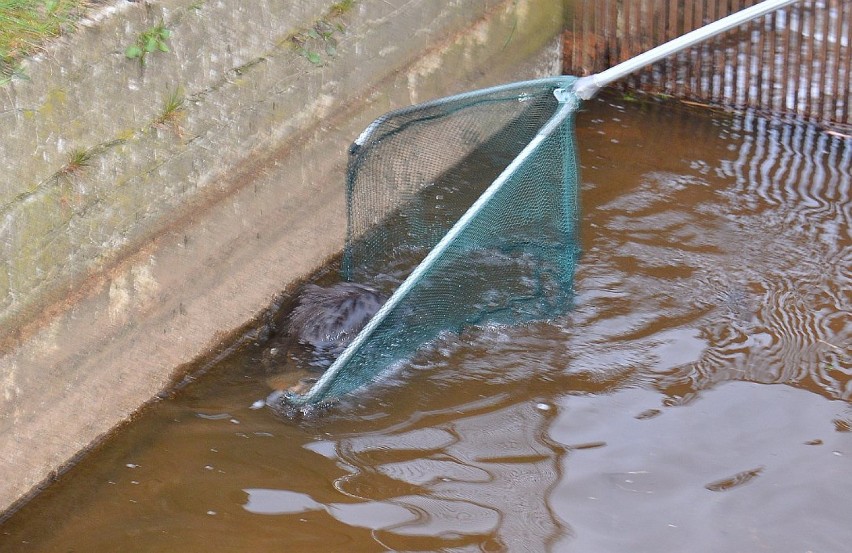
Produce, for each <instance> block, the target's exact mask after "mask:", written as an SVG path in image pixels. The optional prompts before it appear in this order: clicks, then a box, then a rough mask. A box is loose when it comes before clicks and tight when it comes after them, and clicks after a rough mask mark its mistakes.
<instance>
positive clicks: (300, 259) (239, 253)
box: [0, 0, 563, 512]
mask: <svg viewBox="0 0 852 553" xmlns="http://www.w3.org/2000/svg"><path fill="white" fill-rule="evenodd" d="M562 14H563V6H562V0H456V1H451V2H435V1H433V0H358V1H356V2H338V3H336V4H334V3H332V2H331V1H329V0H325V1H323V0H301V1H297V2H274V1H271V0H256V1H252V2H241V1H239V0H161V1H148V2H128V1H125V0H120V1H113V2H107V3H105V4H101V5H100V6H99V7H97V8H96V9H95V10H94V12H93V13H92V16H91V19H90V20H88V21H86V22H84V23H83V24H82V25H80V27H79V29H78V30H77V31H76V32H75V33H73V34H72V35H70V36H68V37H66V38H63V39H61V40H59V41H57V42H56V43H54V44H51V45H49V46H48V47H47V48H46V49H45V51H44V52H43V53H41V54H40V55H38V56H37V57H36V58H34V59H31V60H27V61H26V62H25V63H24V67H23V71H24V74H25V75H26V78H25V79H16V80H13V81H12V82H11V83H8V84H6V85H4V86H2V87H0V136H2V137H3V138H2V141H0V175H2V177H1V178H0V260H2V264H0V474H3V475H4V478H3V481H2V482H0V512H2V511H4V510H6V509H8V508H10V507H14V505H15V504H16V502H19V501H22V500H23V499H22V498H25V497H26V496H27V495H28V494H31V493H32V492H34V491H36V490H38V489H39V487H40V486H41V485H43V484H44V483H47V482H49V481H50V479H51V477H52V475H55V474H56V473H57V472H58V471H61V470H62V468H63V467H64V466H67V464H68V463H69V462H70V460H72V459H73V458H74V457H75V455H77V454H78V453H80V452H81V451H85V450H86V448H88V447H89V446H91V445H92V444H93V443H96V442H97V441H98V440H99V439H101V438H102V437H104V436H105V435H106V434H107V433H109V431H110V430H111V429H113V428H115V427H116V425H118V424H120V423H121V422H122V421H125V420H127V419H128V418H129V417H130V416H131V415H132V414H133V413H134V411H136V410H137V409H138V408H139V407H140V406H141V405H143V404H144V403H145V402H147V401H149V400H150V399H151V398H153V397H155V396H156V394H158V393H159V392H161V391H163V390H164V389H166V388H167V387H168V386H169V384H170V382H172V381H173V379H174V378H175V377H176V375H179V374H180V373H181V372H182V371H185V369H184V368H183V367H185V366H186V364H188V363H190V362H192V361H193V360H196V359H198V358H199V357H201V356H205V355H207V356H209V355H211V354H212V355H215V353H216V351H218V350H219V349H221V348H222V347H224V346H223V344H227V343H228V341H232V340H233V338H234V337H235V336H236V335H237V334H238V333H239V332H240V329H242V328H245V325H246V324H247V323H248V322H250V321H252V320H253V319H255V318H256V317H258V316H259V315H260V314H261V313H263V312H264V310H265V309H267V308H268V307H269V306H270V305H271V304H272V303H273V301H274V299H275V297H276V295H278V294H280V293H281V292H282V290H285V289H286V288H287V286H288V284H291V283H293V282H294V281H295V280H297V279H299V278H301V277H304V276H305V275H307V274H309V273H310V272H311V271H313V270H315V269H316V268H318V267H319V266H320V265H322V264H323V263H324V262H325V261H326V260H328V258H329V257H330V256H333V255H334V254H336V253H337V252H339V250H340V249H341V247H342V243H343V236H344V228H345V219H344V212H345V209H344V195H343V174H344V173H343V171H344V167H345V162H346V150H347V148H348V146H349V144H350V143H351V141H352V140H353V139H354V138H355V137H356V136H357V135H358V133H359V132H360V131H361V130H362V129H363V128H364V127H366V125H367V124H368V123H369V122H370V121H371V120H372V119H374V118H375V117H377V116H379V115H381V114H382V113H384V112H386V111H388V110H390V109H394V108H397V107H400V106H403V105H407V104H411V103H415V102H419V101H424V100H427V99H431V98H434V97H438V96H443V95H447V94H451V93H455V92H460V91H463V90H468V89H472V88H479V87H483V86H488V85H491V84H497V83H501V82H510V81H517V80H523V79H526V78H532V77H536V76H543V75H548V74H555V73H557V72H558V69H559V63H560V61H559V52H558V44H559V41H558V34H559V32H560V30H561V29H562V25H563V21H562V17H563V15H562ZM164 29H165V30H164ZM146 42H148V43H150V44H151V45H153V47H154V51H152V52H150V53H147V54H144V56H137V57H135V58H133V59H131V58H129V57H128V55H127V54H131V55H132V54H134V53H135V52H134V50H133V49H132V46H134V45H138V46H142V47H143V50H144V45H145V44H146ZM128 48H130V50H128ZM166 50H167V51H166ZM143 58H144V59H143Z"/></svg>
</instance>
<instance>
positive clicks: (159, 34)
mask: <svg viewBox="0 0 852 553" xmlns="http://www.w3.org/2000/svg"><path fill="white" fill-rule="evenodd" d="M171 35H172V32H171V31H170V30H169V29H167V28H166V25H165V23H163V22H162V21H160V23H159V24H158V25H155V26H154V27H151V28H150V29H147V30H146V31H144V32H142V33H141V34H140V35H139V36H138V37H137V38H136V42H134V43H133V44H131V45H130V46H128V47H127V49H126V50H125V51H124V55H125V56H126V57H127V59H131V60H133V59H138V60H139V63H141V64H142V65H145V58H146V57H147V56H148V54H150V53H153V52H157V51H159V52H170V51H171V50H169V46H168V44H166V40H168V38H169V37H170V36H171Z"/></svg>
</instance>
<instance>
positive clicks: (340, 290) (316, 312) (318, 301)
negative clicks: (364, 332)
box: [289, 282, 385, 353]
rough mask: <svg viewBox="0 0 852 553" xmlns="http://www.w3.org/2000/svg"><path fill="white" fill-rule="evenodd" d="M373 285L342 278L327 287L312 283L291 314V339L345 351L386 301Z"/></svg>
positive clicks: (330, 350) (332, 349)
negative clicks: (342, 280)
mask: <svg viewBox="0 0 852 553" xmlns="http://www.w3.org/2000/svg"><path fill="white" fill-rule="evenodd" d="M384 301H385V298H384V297H383V296H382V295H381V294H379V292H378V291H376V290H375V289H373V288H370V287H369V286H364V285H363V284H356V283H354V282H341V283H338V284H335V285H333V286H330V287H328V288H323V287H321V286H317V285H315V284H308V285H307V286H305V288H304V289H303V290H302V293H301V295H300V297H299V304H298V305H297V306H296V308H295V309H293V312H292V313H291V314H290V322H289V334H290V337H291V339H294V340H296V341H298V342H299V343H301V344H305V345H308V346H312V347H313V348H314V349H316V350H318V351H320V352H329V353H330V352H333V351H337V352H339V351H342V350H343V349H344V348H345V347H346V346H347V345H348V344H349V342H351V341H352V340H353V339H354V338H355V336H356V335H357V334H358V332H359V331H360V330H361V329H362V328H364V326H365V325H366V324H367V321H369V320H370V319H371V318H372V316H373V315H375V314H376V312H377V311H378V310H379V308H380V307H381V306H382V304H383V303H384Z"/></svg>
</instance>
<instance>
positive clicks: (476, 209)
mask: <svg viewBox="0 0 852 553" xmlns="http://www.w3.org/2000/svg"><path fill="white" fill-rule="evenodd" d="M576 80H577V79H576V78H575V77H571V76H559V77H549V78H545V79H536V80H531V81H522V82H517V83H511V84H506V85H500V86H496V87H490V88H486V89H481V90H476V91H471V92H465V93H462V94H458V95H454V96H449V97H445V98H441V99H437V100H433V101H431V102H425V103H422V104H417V105H413V106H409V107H406V108H402V109H399V110H395V111H392V112H389V113H387V114H385V115H383V116H382V117H379V118H378V119H376V120H375V121H374V122H373V123H371V124H370V125H369V126H368V127H367V128H366V129H365V130H364V131H363V132H362V133H361V135H360V136H359V137H358V138H357V139H356V141H355V142H354V143H353V146H352V149H351V150H350V154H351V153H352V152H353V151H354V150H355V149H356V148H358V147H360V146H362V145H363V144H365V143H367V142H368V141H369V140H370V139H371V137H372V135H373V134H374V133H375V132H376V130H377V129H378V128H379V127H380V126H381V125H382V124H383V123H384V122H385V121H387V120H389V119H391V118H394V117H399V116H405V115H407V114H411V113H414V112H416V111H419V110H423V109H424V108H430V107H434V106H441V105H445V104H449V103H452V102H466V101H476V100H477V99H480V98H485V97H487V96H490V95H494V94H500V93H504V92H509V93H511V92H512V91H518V90H522V89H525V88H529V87H531V86H532V87H535V86H541V87H550V88H551V89H552V93H553V95H554V96H555V98H556V100H557V102H558V107H557V109H556V111H555V113H554V114H553V115H552V116H551V117H550V118H549V119H548V120H547V122H546V123H545V124H544V125H543V126H542V127H541V128H540V129H539V131H538V132H537V133H536V134H535V136H534V137H533V138H532V139H531V140H530V141H529V142H528V143H527V144H526V145H525V146H524V148H523V149H522V150H521V152H520V153H519V154H518V155H517V156H516V157H515V158H514V159H513V160H512V161H511V162H510V163H509V164H508V166H507V167H506V168H505V169H504V170H503V171H502V172H501V173H500V174H499V176H498V177H497V178H496V179H495V180H494V181H493V182H492V183H491V184H490V185H489V186H488V187H487V188H486V189H485V191H484V192H483V193H482V194H481V195H480V196H479V197H478V198H477V199H476V200H475V201H474V203H473V204H472V205H471V206H470V207H469V208H468V209H467V210H466V211H465V212H464V214H463V215H462V216H461V218H459V219H458V221H456V223H455V224H453V225H452V227H451V228H450V229H449V231H448V232H446V234H444V235H443V237H442V238H441V239H440V240H439V241H438V243H437V244H436V245H435V246H434V247H433V248H432V249H431V250H430V251H429V253H428V254H427V255H426V257H425V258H424V259H423V260H422V261H420V263H419V264H418V265H417V266H416V267H415V268H414V270H413V271H412V272H411V273H410V274H409V275H408V276H407V277H406V278H405V280H404V281H403V282H402V284H400V285H399V286H398V287H397V288H396V289H395V290H394V292H393V294H392V295H391V296H390V297H389V298H388V300H387V301H386V302H385V303H384V304H383V305H382V307H381V308H380V309H379V311H378V312H377V313H376V314H375V315H374V316H373V317H372V318H371V319H370V321H369V322H368V323H367V324H366V326H365V327H364V328H363V329H362V330H361V331H360V332H359V333H358V335H357V336H356V337H355V338H354V340H353V341H352V342H351V343H350V344H349V345H348V346H347V347H346V348H345V349H344V351H343V352H342V353H341V354H340V355H339V356H338V357H337V359H335V361H334V363H333V364H332V365H331V366H330V367H329V368H328V369H327V370H326V371H325V372H324V373H323V375H322V376H321V377H320V378H319V379H318V380H317V382H316V383H315V384H314V385H313V386H312V387H311V388H310V390H308V391H307V392H305V393H304V394H297V393H293V392H284V393H283V394H273V395H274V396H275V399H276V401H279V400H280V401H283V402H284V404H285V405H288V406H289V407H293V408H296V409H302V410H304V409H306V408H310V407H311V406H314V405H319V404H324V403H327V402H328V401H330V400H332V399H334V398H335V397H337V396H338V395H339V394H336V393H333V387H334V386H333V385H334V383H335V380H336V379H337V378H338V376H339V374H340V372H341V370H343V368H344V367H345V366H346V364H347V363H348V362H349V360H350V359H351V358H352V357H353V356H354V355H355V354H356V353H357V352H358V351H359V349H360V348H361V347H362V346H363V345H364V344H365V343H366V342H367V341H368V340H369V339H370V337H371V336H372V335H373V333H374V332H375V331H376V329H377V328H378V327H379V326H380V325H381V324H382V322H384V321H385V319H386V317H387V316H388V315H389V314H390V313H391V312H392V311H393V310H394V309H395V308H397V307H398V306H399V304H400V303H401V302H402V301H403V300H404V299H405V298H406V297H407V296H408V295H409V294H410V293H411V291H412V289H413V288H414V287H415V286H417V284H418V283H419V282H421V279H422V278H423V276H424V275H425V274H426V273H427V272H429V271H430V270H431V269H432V268H433V266H434V265H435V264H436V263H437V262H438V260H439V259H440V258H441V256H442V255H444V253H445V252H446V251H447V249H448V248H450V247H451V246H452V245H453V244H454V242H455V241H456V240H457V239H458V238H459V236H461V235H462V233H463V232H464V231H465V230H466V229H467V228H468V227H469V226H470V225H471V223H472V222H473V221H474V220H475V219H476V218H477V215H478V214H479V213H480V212H482V211H483V210H484V209H485V208H486V207H487V206H488V205H489V203H490V202H492V201H493V199H494V197H495V196H496V195H497V194H498V193H499V192H500V191H501V189H502V188H503V187H504V185H506V183H507V182H508V181H509V180H510V179H511V178H512V177H513V175H515V173H516V172H517V171H519V170H520V168H521V167H522V166H523V165H524V163H525V162H526V161H527V160H528V159H530V158H531V157H532V156H534V155H535V153H536V152H537V150H538V149H539V148H540V147H541V145H542V144H544V143H545V142H546V141H547V140H548V139H550V138H551V137H552V136H553V135H554V134H555V133H557V132H568V133H569V134H570V135H571V136H573V125H574V119H573V116H574V114H575V113H576V112H577V111H578V109H579V106H580V99H579V97H578V96H577V95H576V94H575V93H574V92H573V88H574V83H575V82H576ZM566 126H567V127H568V130H567V131H566ZM570 150H571V152H570V156H566V159H565V160H564V162H563V173H564V174H563V176H562V178H563V183H564V184H565V185H566V186H568V185H569V183H568V180H569V179H571V178H574V179H576V180H577V181H579V164H578V162H577V158H576V152H575V151H574V148H573V144H572V146H571V148H570ZM351 178H352V168H351V167H350V172H349V182H348V184H350V185H351ZM577 184H578V182H573V183H570V185H572V186H574V187H575V189H576V185H577ZM350 192H351V186H348V187H347V194H349V193H350ZM347 200H349V198H347ZM347 206H348V208H347V209H348V210H349V209H351V202H350V201H347ZM348 215H349V225H350V226H349V231H350V236H351V233H352V228H351V224H352V214H351V211H350V212H349V213H348ZM351 270H352V267H351V263H350V262H348V261H347V259H346V257H345V258H344V262H343V267H342V272H343V274H344V275H345V276H346V275H350V276H351ZM361 386H363V384H362V385H361ZM361 386H358V387H361ZM356 388H357V387H356ZM270 397H272V396H270Z"/></svg>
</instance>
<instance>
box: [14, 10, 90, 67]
mask: <svg viewBox="0 0 852 553" xmlns="http://www.w3.org/2000/svg"><path fill="white" fill-rule="evenodd" d="M89 4H90V2H89V0H0V84H2V83H5V82H8V81H9V80H11V79H12V78H14V77H20V76H21V75H22V72H21V69H20V63H21V60H23V59H24V58H25V57H27V56H29V55H32V54H34V53H35V52H37V51H38V50H39V49H40V48H42V45H43V44H44V43H45V41H47V40H49V39H51V38H55V37H58V36H61V35H63V34H65V33H67V32H69V31H70V30H72V29H73V28H74V24H75V22H76V21H77V20H78V19H79V18H80V17H81V16H82V14H83V12H84V11H85V9H86V8H87V7H88V6H89Z"/></svg>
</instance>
